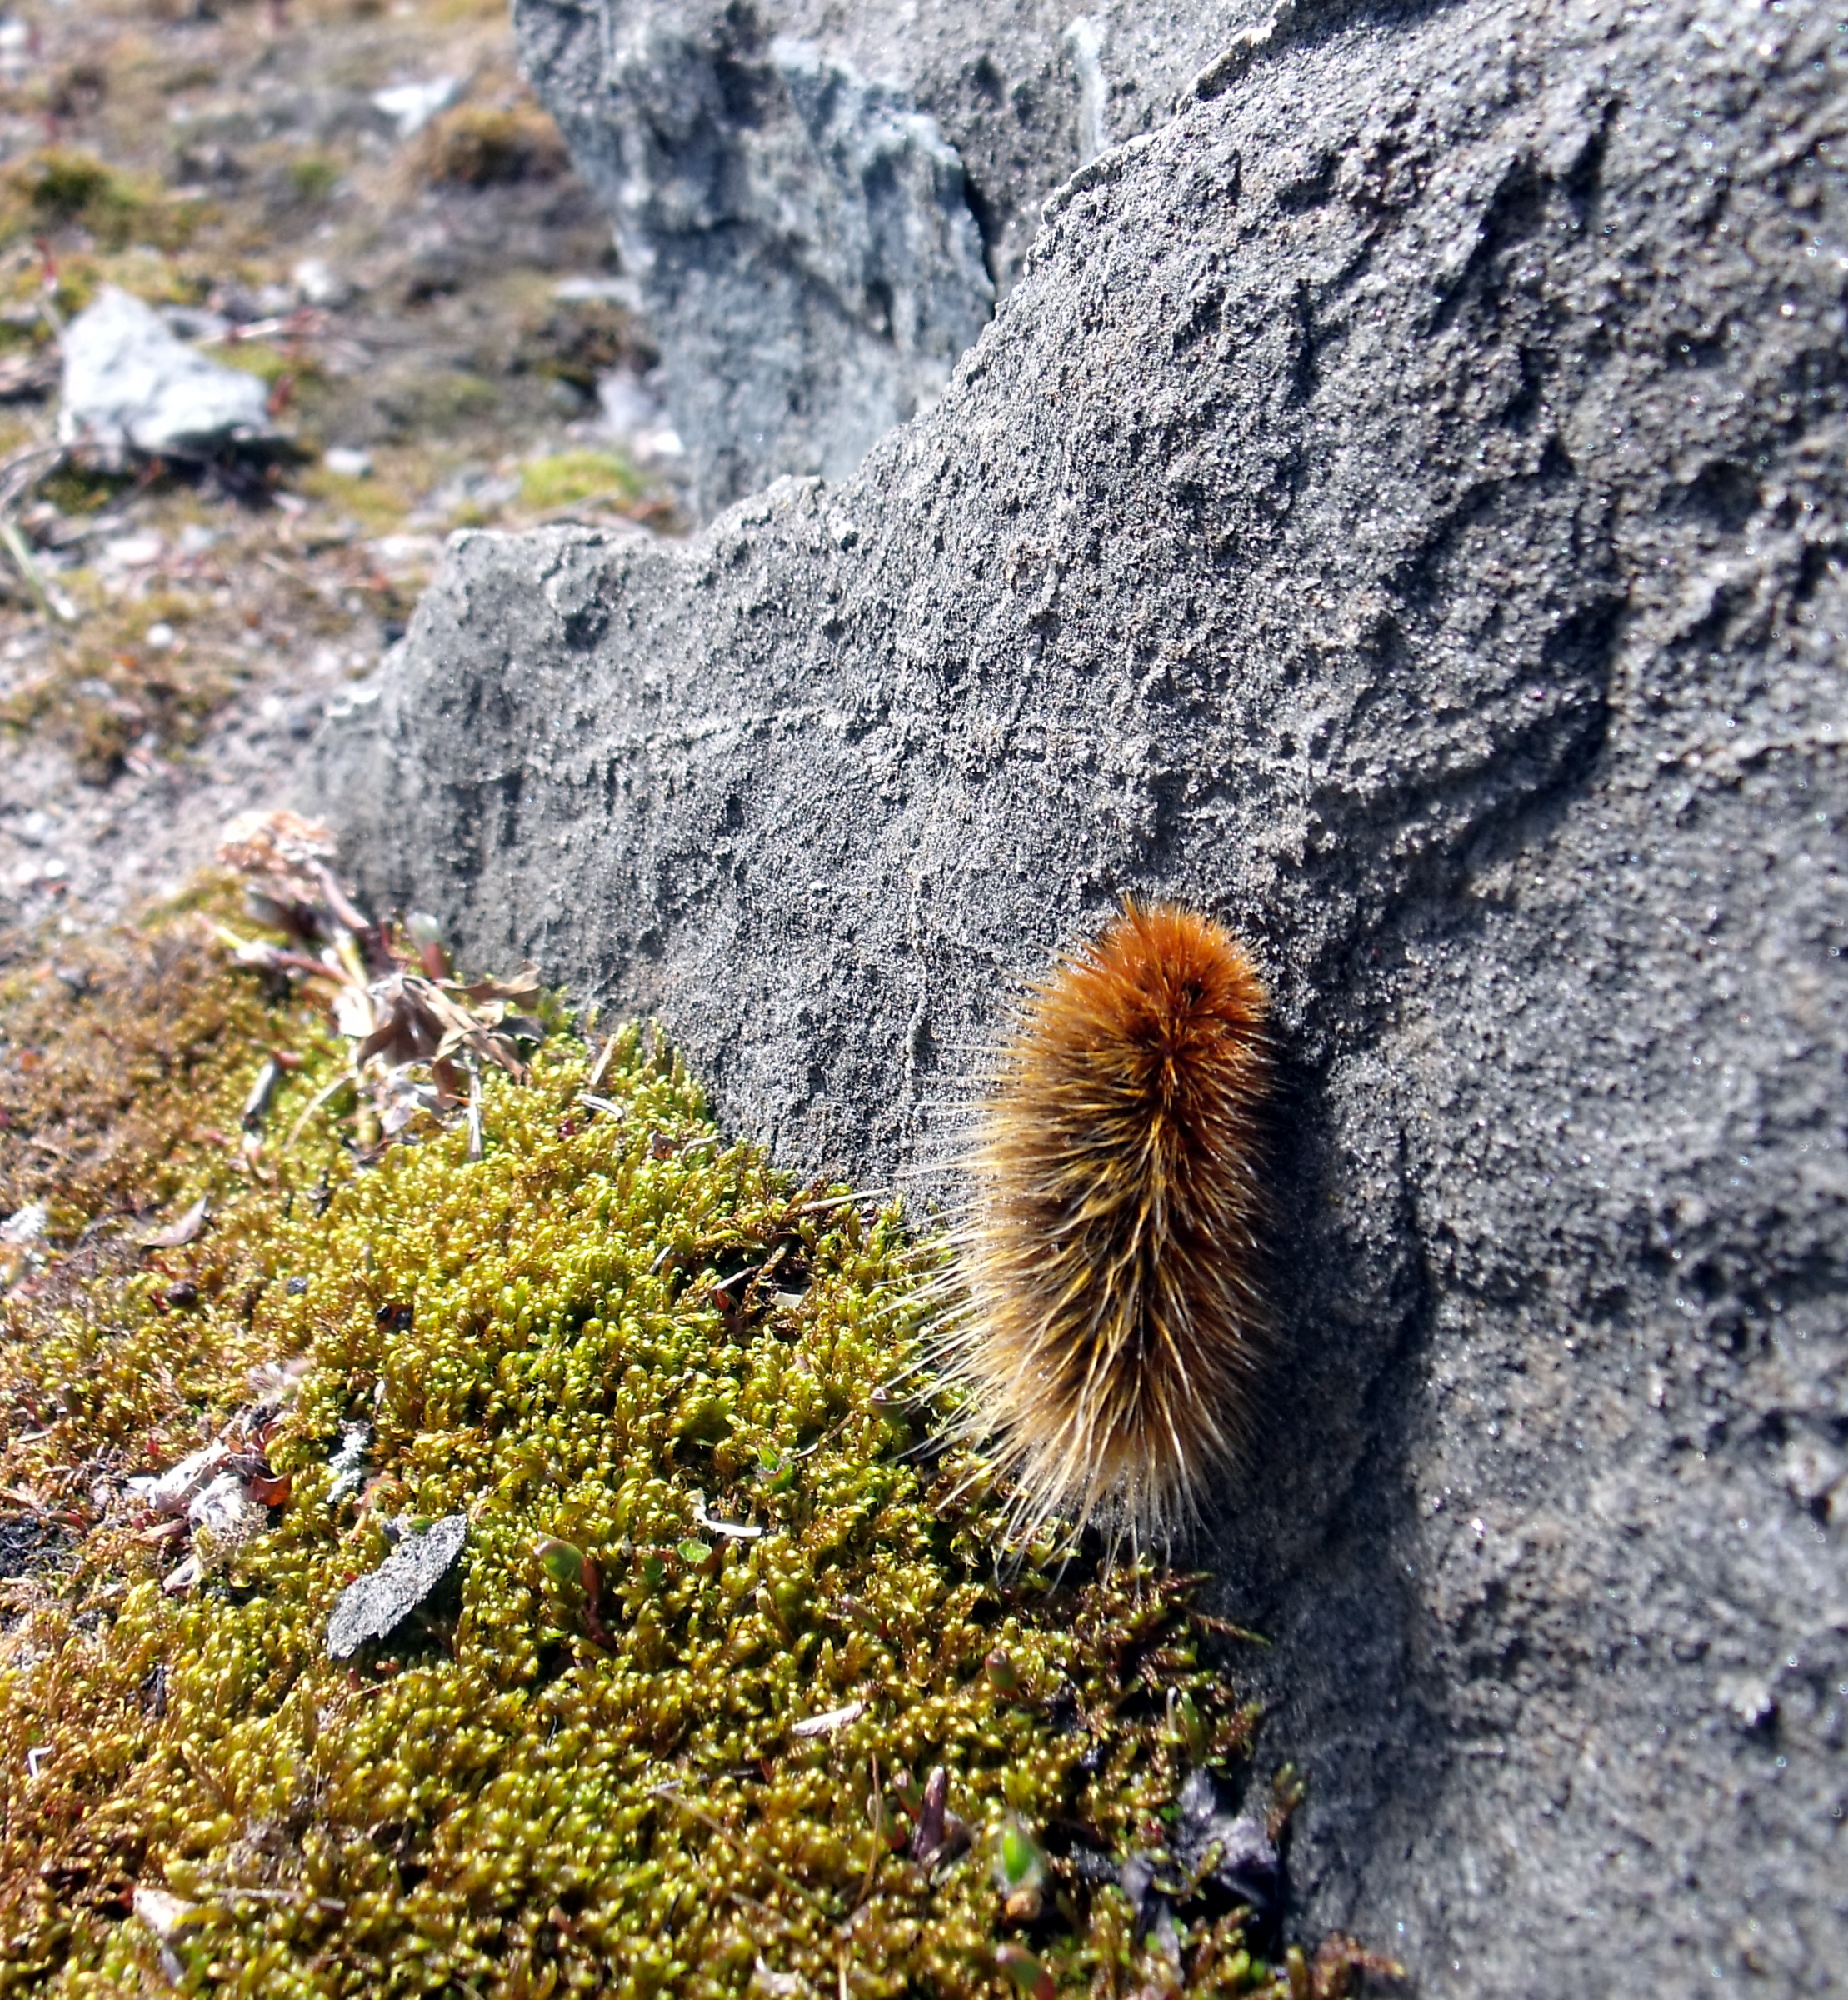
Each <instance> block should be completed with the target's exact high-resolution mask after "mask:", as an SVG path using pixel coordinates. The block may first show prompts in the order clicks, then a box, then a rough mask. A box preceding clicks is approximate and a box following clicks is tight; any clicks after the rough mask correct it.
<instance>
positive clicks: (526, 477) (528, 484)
mask: <svg viewBox="0 0 1848 2000" xmlns="http://www.w3.org/2000/svg"><path fill="white" fill-rule="evenodd" d="M641 491H642V484H641V482H640V481H639V480H638V479H637V477H636V474H635V468H633V467H632V466H631V465H630V463H628V461H627V459H625V458H618V457H617V454H616V453H614V452H588V451H579V452H559V453H555V454H554V455H553V456H552V457H551V458H531V459H528V460H527V463H525V464H524V465H523V466H522V467H521V468H520V500H521V503H522V506H525V507H531V508H532V509H533V510H534V511H535V512H540V511H542V510H544V509H546V508H547V507H581V506H582V505H583V503H584V502H586V501H587V500H633V499H635V498H637V496H638V495H639V494H640V493H641Z"/></svg>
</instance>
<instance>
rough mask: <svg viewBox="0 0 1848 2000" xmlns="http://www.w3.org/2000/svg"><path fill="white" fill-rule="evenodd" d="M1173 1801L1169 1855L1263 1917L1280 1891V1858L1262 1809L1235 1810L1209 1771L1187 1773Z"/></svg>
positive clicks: (1273, 1906)
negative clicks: (1171, 1847)
mask: <svg viewBox="0 0 1848 2000" xmlns="http://www.w3.org/2000/svg"><path fill="white" fill-rule="evenodd" d="M1175 1803H1176V1806H1177V1807H1178V1808H1179V1811H1178V1812H1177V1814H1176V1819H1175V1825H1174V1834H1173V1841H1174V1856H1175V1859H1176V1861H1178V1862H1180V1863H1181V1867H1183V1868H1185V1869H1186V1871H1187V1873H1188V1875H1189V1876H1190V1877H1194V1878H1196V1879H1197V1880H1199V1881H1200V1882H1202V1883H1205V1884H1208V1885H1210V1886H1211V1887H1214V1888H1216V1889H1217V1890H1218V1891H1219V1892H1220V1893H1221V1895H1223V1896H1225V1897H1228V1898H1230V1899H1231V1901H1233V1902H1242V1903H1246V1904H1247V1905H1248V1906H1249V1907H1250V1908H1251V1913H1252V1915H1253V1916H1254V1917H1256V1918H1257V1919H1258V1920H1259V1921H1260V1922H1265V1921H1266V1920H1268V1919H1269V1918H1270V1917H1271V1915H1272V1914H1273V1913H1274V1912H1275V1911H1276V1907H1277V1902H1278V1900H1279V1898H1280V1897H1281V1894H1282V1890H1283V1862H1282V1857H1281V1856H1280V1855H1279V1854H1278V1852H1277V1845H1276V1841H1275V1840H1273V1839H1272V1838H1271V1829H1270V1826H1269V1823H1268V1820H1267V1817H1266V1813H1265V1812H1263V1811H1262V1810H1261V1808H1260V1807H1258V1806H1256V1805H1255V1804H1254V1805H1252V1806H1250V1807H1247V1808H1246V1810H1245V1811H1244V1812H1234V1811H1233V1810H1232V1809H1231V1807H1230V1806H1228V1805H1227V1804H1226V1801H1225V1800H1224V1799H1223V1798H1222V1797H1221V1796H1220V1788H1219V1784H1218V1781H1217V1780H1216V1778H1215V1777H1213V1774H1212V1773H1211V1772H1210V1771H1191V1772H1188V1774H1187V1781H1186V1783H1185V1784H1184V1785H1182V1786H1181V1796H1180V1797H1179V1798H1178V1799H1176V1801H1175Z"/></svg>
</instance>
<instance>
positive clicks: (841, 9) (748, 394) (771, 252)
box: [515, 0, 1259, 515]
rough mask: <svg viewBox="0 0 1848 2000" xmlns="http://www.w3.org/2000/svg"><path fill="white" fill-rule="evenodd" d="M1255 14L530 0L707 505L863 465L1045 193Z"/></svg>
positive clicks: (1163, 102)
mask: <svg viewBox="0 0 1848 2000" xmlns="http://www.w3.org/2000/svg"><path fill="white" fill-rule="evenodd" d="M1258 11H1259V10H1257V9H1256V7H1253V6H1251V5H1250V4H1249V3H1243V4H1241V3H1235V4H1231V5H1225V6H1211V5H1197V4H1196V5H1193V6H1191V7H1190V6H1181V7H1176V6H1174V5H1171V4H1163V3H1161V0H1124V3H1123V4H1121V5H1119V6H1116V7H1113V8H1111V10H1110V11H1109V12H1108V13H1107V14H1106V13H1098V14H1096V15H1095V16H1092V15H1085V14H1074V13H1072V12H1071V7H1070V5H1069V0H1060V3H1059V4H1056V5H1052V4H1048V3H1047V0H1014V3H1013V4H1012V5H1011V6H1006V7H992V6H989V5H985V4H977V0H932V4H931V5H930V6H929V7H847V6H844V5H842V0H754V3H751V4H740V0H692V4H688V0H516V5H515V18H516V20H517V25H518V29H519V35H520V42H521V50H522V60H523V62H524V63H525V65H526V67H527V72H528V73H529V75H530V76H531V77H532V81H533V83H534V85H535V87H537V90H538V91H539V92H540V94H541V96H542V97H543V98H544V100H545V102H546V104H547V108H548V109H549V110H550V111H551V112H552V116H553V117H555V118H556V119H557V121H558V122H559V124H560V126H561V127H562V129H563V130H564V132H565V133H566V134H567V137H568V138H569V139H570V141H571V145H572V153H573V154H574V156H575V157H576V158H577V163H578V165H579V168H580V170H581V171H582V173H585V174H586V175H587V178H589V179H590V180H591V182H592V184H593V185H594V186H595V187H596V188H597V190H598V192H599V193H600V194H601V195H602V198H603V200H604V201H605V202H606V203H607V205H608V207H609V209H610V211H611V213H612V215H613V216H614V217H615V218H616V222H617V240H618V243H620V245H621V247H622V256H623V260H624V263H625V264H626V265H627V268H629V270H630V271H631V272H632V273H634V275H635V276H636V278H637V280H638V281H639V283H640V286H641V290H642V300H643V303H644V306H645V308H646V311H647V318H648V320H649V323H650V324H651V326H652V329H653V331H654V333H655V336H656V338H657V341H658V343H659V345H660V348H661V350H662V383H663V388H664V389H665V392H666V395H667V403H668V407H669V409H670V411H671V413H672V417H673V420H674V423H675V427H676V429H677V433H678V434H679V436H680V438H681V439H682V443H684V445H685V446H686V448H687V455H688V468H689V471H690V473H691V478H692V492H693V499H694V502H695V504H696V506H697V507H699V508H700V509H701V510H702V512H703V513H705V514H708V515H709V514H711V513H712V512H716V511H717V508H718V507H722V506H724V505H725V504H726V503H727V502H730V501H732V500H736V499H737V498H740V497H741V496H742V495H743V494H746V493H752V492H755V491H756V490H757V488H761V487H762V486H764V485H766V484H767V483H769V481H770V480H771V479H772V478H775V477H776V476H777V474H779V473H797V474H802V473H820V474H822V475H824V476H825V477H827V478H831V479H835V478H844V477H845V476H846V475H847V474H848V473H852V471H853V470H854V469H855V468H857V466H858V465H859V463H860V461H861V460H862V458H863V457H864V456H865V455H866V453H867V449H868V448H870V447H871V446H872V444H873V443H875V441H876V440H877V439H878V438H881V437H882V436H883V435H884V434H885V433H886V432H887V431H888V430H890V429H891V428H892V426H893V425H894V424H895V423H900V422H902V421H903V420H904V419H906V418H910V417H912V416H914V415H915V414H917V412H918V411H920V410H921V409H924V408H928V407H929V406H930V405H931V403H934V402H935V401H936V398H937V397H938V396H939V395H940V394H941V392H942V389H943V387H944V384H945V383H946V382H947V380H948V378H949V373H950V369H951V366H952V365H953V363H955V361H956V358H957V357H958V356H959V355H960V354H961V353H962V351H963V350H964V349H965V348H967V347H968V346H969V345H970V344H971V343H972V342H973V341H974V340H975V338H976V335H977V334H978V333H980V332H981V328H982V326H983V324H984V323H986V320H987V318H988V316H989V313H990V312H991V309H992V307H993V304H994V300H995V297H996V289H997V288H999V290H1000V291H1001V293H1006V290H1007V289H1008V288H1010V287H1011V284H1012V283H1013V281H1014V278H1015V277H1016V273H1018V270H1019V268H1020V264H1021V259H1022V258H1024V257H1025V255H1026V249H1027V247H1028V245H1029V244H1030V243H1031V240H1032V237H1033V233H1034V231H1035V229H1036V228H1037V226H1038V223H1039V209H1040V203H1041V200H1042V199H1043V198H1045V197H1046V195H1047V194H1048V193H1051V190H1052V189H1053V188H1056V187H1057V186H1058V185H1059V183H1061V182H1062V181H1064V180H1065V179H1066V177H1067V176H1068V175H1069V174H1071V173H1072V172H1073V170H1074V169H1075V168H1078V167H1079V166H1081V164H1082V163H1084V162H1085V161H1086V160H1087V159H1089V158H1091V157H1092V156H1093V155H1095V154H1096V153H1100V152H1101V151H1102V149H1103V148H1104V147H1105V145H1106V143H1108V142H1109V141H1110V140H1111V138H1124V137H1126V136H1127V135H1128V134H1130V133H1137V132H1141V131H1142V130H1144V129H1146V128H1147V127H1149V126H1150V125H1151V124H1153V123H1156V122H1159V121H1161V120H1163V119H1165V118H1166V117H1167V116H1168V115H1169V113H1170V112H1171V110H1172V109H1173V105H1174V100H1175V97H1176V93H1177V92H1179V91H1180V90H1181V89H1182V88H1183V87H1185V86H1186V84H1187V83H1188V82H1189V81H1190V80H1191V78H1192V77H1193V76H1194V75H1195V73H1196V72H1197V71H1198V70H1199V69H1200V68H1201V66H1202V65H1203V64H1204V63H1206V62H1207V61H1208V60H1209V59H1210V58H1211V57H1212V56H1214V55H1216V53H1218V52H1219V51H1220V50H1221V49H1222V48H1223V47H1224V46H1225V44H1226V40H1227V38H1228V37H1229V36H1231V34H1232V33H1233V32H1235V31H1236V29H1237V28H1239V27H1241V25H1242V24H1243V23H1244V21H1245V19H1246V17H1247V16H1251V17H1254V18H1255V17H1256V13H1257V12H1258Z"/></svg>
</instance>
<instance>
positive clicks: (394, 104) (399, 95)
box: [372, 77, 462, 139]
mask: <svg viewBox="0 0 1848 2000" xmlns="http://www.w3.org/2000/svg"><path fill="white" fill-rule="evenodd" d="M461 94H462V85H461V83H460V82H458V81H457V78H456V77H432V78H431V79H430V81H429V82H427V83H395V84H393V85H392V87H391V88H390V89H389V90H375V91H374V92H372V102H373V103H375V104H376V105H377V107H379V109H380V110H381V111H382V112H384V113H385V115H386V117H388V118H391V119H393V120H394V121H395V122H397V136H398V137H399V138H401V139H414V138H416V137H417V134H418V133H420V132H422V130H423V128H424V127H425V126H426V125H427V124H428V123H429V122H430V121H431V119H432V118H433V117H436V115H437V112H439V111H447V109H448V108H449V107H450V106H451V105H452V104H453V103H454V102H455V101H456V99H457V97H459V96H461Z"/></svg>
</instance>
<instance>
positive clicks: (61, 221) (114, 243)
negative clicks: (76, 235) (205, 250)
mask: <svg viewBox="0 0 1848 2000" xmlns="http://www.w3.org/2000/svg"><path fill="white" fill-rule="evenodd" d="M198 219H199V218H198V217H197V213H189V211H188V206H187V204H186V203H177V202H173V201H170V200H168V199H167V198H165V197H164V196H162V194H161V193H159V192H158V191H157V189H154V188H152V187H149V186H147V185H145V184H144V183H142V182H141V181H139V180H137V179H135V178H132V177H131V176H129V175H127V174H123V173H118V172H117V170H116V169H115V168H112V167H111V166H109V165H108V164H107V163H106V162H104V161H102V160H99V159H98V158H97V157H96V156H95V154H93V153H84V152H81V151H78V150H77V149H75V148H66V147H55V146H54V147H47V148H43V149H42V150H41V151H39V152H37V153H28V154H27V156H26V157H25V158H23V159H21V160H18V161H16V162H14V163H12V164H11V165H9V166H8V167H7V169H6V171H5V173H4V175H3V176H0V242H3V241H10V240H12V239H13V238H18V237H22V236H32V235H44V234H46V233H52V234H56V233H59V232H62V231H65V230H70V229H81V230H82V231H83V232H84V233H85V234H86V235H87V236H89V237H90V238H92V239H93V240H94V241H95V242H96V243H98V244H100V245H101V246H102V248H104V249H106V250H119V249H121V248H122V246H123V245H124V244H126V243H129V242H131V241H140V242H145V243H154V244H157V245H158V246H159V247H160V248H163V249H173V248H178V247H179V246H180V245H181V244H182V243H185V242H186V241H187V238H188V237H190V236H191V234H192V231H193V229H194V228H196V227H197V222H198Z"/></svg>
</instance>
